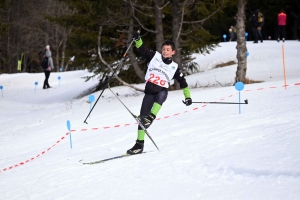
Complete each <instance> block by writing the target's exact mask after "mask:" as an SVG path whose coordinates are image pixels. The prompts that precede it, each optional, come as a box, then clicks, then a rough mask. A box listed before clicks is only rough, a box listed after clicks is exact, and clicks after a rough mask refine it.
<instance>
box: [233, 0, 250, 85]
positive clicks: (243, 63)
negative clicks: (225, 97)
mask: <svg viewBox="0 0 300 200" xmlns="http://www.w3.org/2000/svg"><path fill="white" fill-rule="evenodd" d="M246 4H247V0H240V1H239V4H238V14H237V23H236V26H237V46H236V49H237V56H236V57H237V59H238V66H237V71H236V77H235V83H237V82H243V83H245V79H246V71H247V55H246V53H247V46H246V39H245V21H246V15H245V10H246V9H245V8H246ZM235 83H234V84H235Z"/></svg>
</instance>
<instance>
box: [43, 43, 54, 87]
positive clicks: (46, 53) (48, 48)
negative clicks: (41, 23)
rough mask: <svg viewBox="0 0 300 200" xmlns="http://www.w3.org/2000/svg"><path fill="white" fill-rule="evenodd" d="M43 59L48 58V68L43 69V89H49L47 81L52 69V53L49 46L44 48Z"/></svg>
mask: <svg viewBox="0 0 300 200" xmlns="http://www.w3.org/2000/svg"><path fill="white" fill-rule="evenodd" d="M45 57H47V58H48V68H47V69H44V73H45V80H44V85H43V89H47V88H51V87H50V85H49V82H48V80H49V77H50V73H51V70H52V69H54V67H53V60H52V53H51V51H50V46H49V45H47V46H46V49H45Z"/></svg>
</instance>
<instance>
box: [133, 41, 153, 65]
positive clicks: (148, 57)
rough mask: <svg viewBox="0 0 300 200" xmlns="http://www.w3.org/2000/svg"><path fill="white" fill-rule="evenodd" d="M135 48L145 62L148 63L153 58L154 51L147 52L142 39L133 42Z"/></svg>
mask: <svg viewBox="0 0 300 200" xmlns="http://www.w3.org/2000/svg"><path fill="white" fill-rule="evenodd" d="M135 46H136V48H137V50H138V51H139V53H140V54H142V56H143V57H144V58H146V60H147V62H150V60H151V59H152V58H153V57H154V55H155V51H152V50H149V49H148V48H147V47H146V46H145V45H144V44H143V40H142V38H140V39H138V40H136V41H135Z"/></svg>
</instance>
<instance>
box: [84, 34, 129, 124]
mask: <svg viewBox="0 0 300 200" xmlns="http://www.w3.org/2000/svg"><path fill="white" fill-rule="evenodd" d="M133 42H134V40H132V41H131V42H130V44H129V46H128V47H127V49H126V51H125V53H124V54H123V57H122V59H121V61H120V63H119V65H118V67H116V69H115V70H114V72H113V73H112V75H111V76H110V78H109V79H108V80H107V81H106V86H105V87H104V89H103V90H102V91H101V93H100V95H99V97H98V98H97V100H96V102H95V103H94V105H93V107H92V109H90V112H89V114H88V115H87V116H86V118H85V120H84V123H86V124H87V121H86V120H87V118H88V117H89V115H90V114H91V113H92V111H93V109H94V107H95V106H96V104H97V102H98V100H99V99H100V97H101V96H102V94H103V92H104V90H105V89H106V88H107V86H108V84H109V81H110V79H112V77H113V76H114V75H115V73H116V72H117V70H118V69H119V67H120V66H121V64H122V63H123V61H124V60H125V57H126V54H127V52H128V50H129V49H130V47H131V45H132V44H133Z"/></svg>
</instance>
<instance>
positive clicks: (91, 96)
mask: <svg viewBox="0 0 300 200" xmlns="http://www.w3.org/2000/svg"><path fill="white" fill-rule="evenodd" d="M94 101H95V96H94V95H92V94H91V95H90V96H89V102H90V110H91V109H92V103H93V102H94ZM89 117H90V115H89Z"/></svg>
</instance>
